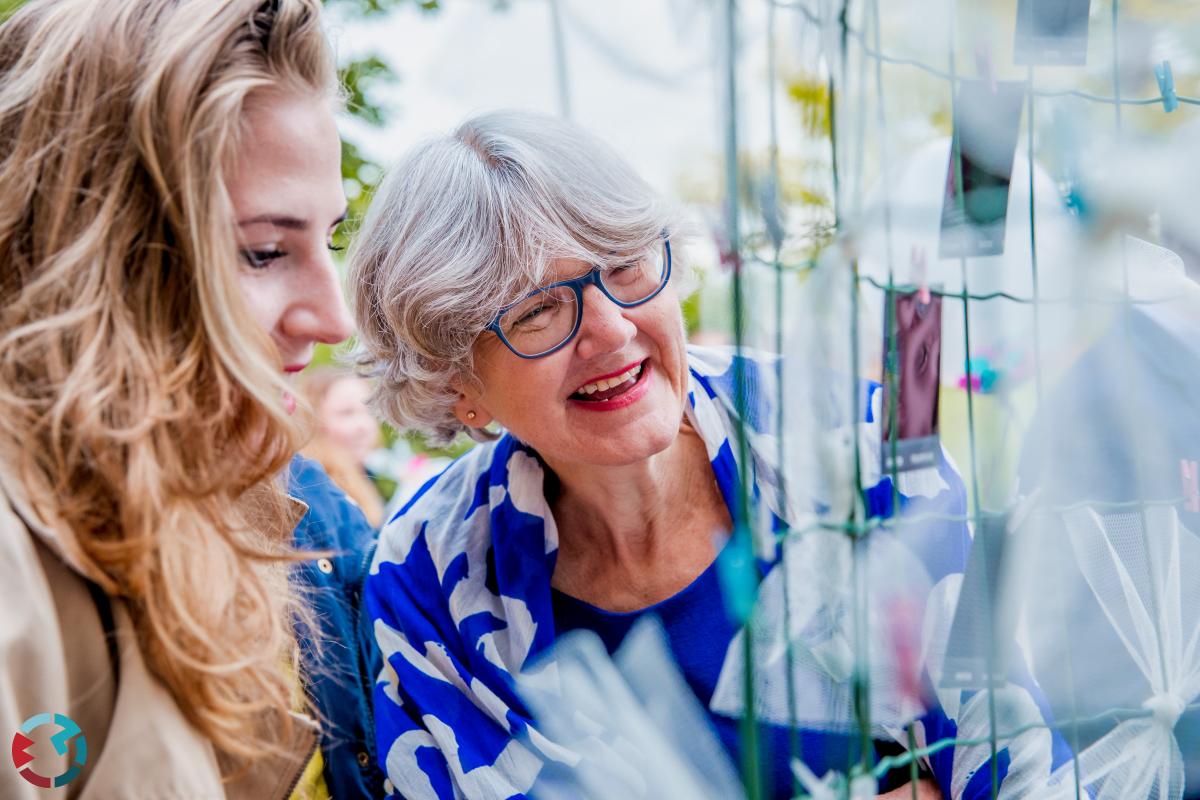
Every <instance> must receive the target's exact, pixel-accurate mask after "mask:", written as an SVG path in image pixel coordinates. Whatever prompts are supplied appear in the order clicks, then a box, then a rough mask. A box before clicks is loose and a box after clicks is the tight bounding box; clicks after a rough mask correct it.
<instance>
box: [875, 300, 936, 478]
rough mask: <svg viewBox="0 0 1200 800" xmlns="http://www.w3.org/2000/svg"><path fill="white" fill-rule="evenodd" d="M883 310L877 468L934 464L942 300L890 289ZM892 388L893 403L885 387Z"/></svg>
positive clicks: (900, 469)
mask: <svg viewBox="0 0 1200 800" xmlns="http://www.w3.org/2000/svg"><path fill="white" fill-rule="evenodd" d="M888 299H889V302H888V303H887V308H886V310H885V312H884V330H885V331H888V334H887V335H885V337H884V343H883V346H884V358H885V359H886V364H887V367H886V370H885V375H884V381H883V407H882V414H883V471H884V472H885V473H891V472H904V471H906V470H912V469H925V468H928V467H933V466H936V464H937V462H938V455H939V453H940V448H941V445H940V443H939V441H938V387H939V384H940V380H939V375H940V361H941V353H942V298H941V297H940V296H938V295H931V294H929V293H928V292H926V293H924V296H922V292H919V291H915V292H911V293H899V292H891V293H889V296H888ZM892 387H895V388H896V398H895V402H893V400H892V396H891V389H892Z"/></svg>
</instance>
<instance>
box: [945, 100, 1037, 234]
mask: <svg viewBox="0 0 1200 800" xmlns="http://www.w3.org/2000/svg"><path fill="white" fill-rule="evenodd" d="M1024 101H1025V84H1024V83H1022V82H1018V81H1000V82H995V81H988V80H969V81H963V82H962V83H961V84H959V87H958V97H957V100H956V102H955V106H954V141H953V143H952V145H951V148H950V164H949V166H948V167H947V170H946V184H945V186H946V194H945V197H944V199H943V201H942V234H941V241H940V244H939V248H938V256H939V257H940V258H972V257H976V256H998V255H1000V254H1002V253H1003V252H1004V227H1005V220H1006V217H1007V215H1008V184H1009V181H1010V179H1011V177H1012V166H1013V155H1014V153H1015V152H1016V147H1017V133H1018V132H1019V130H1020V126H1021V106H1022V104H1023V103H1024ZM956 155H957V156H958V158H956Z"/></svg>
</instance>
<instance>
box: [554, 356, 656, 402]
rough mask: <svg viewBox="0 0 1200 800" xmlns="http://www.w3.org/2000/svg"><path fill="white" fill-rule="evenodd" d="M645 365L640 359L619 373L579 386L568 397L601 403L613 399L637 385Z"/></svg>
mask: <svg viewBox="0 0 1200 800" xmlns="http://www.w3.org/2000/svg"><path fill="white" fill-rule="evenodd" d="M647 366H648V365H647V363H646V361H642V362H641V363H639V364H635V365H634V366H632V367H630V368H629V369H628V370H626V371H625V372H623V373H621V374H620V375H615V376H613V377H611V378H608V379H605V380H599V381H596V382H595V383H588V384H585V385H583V386H580V387H579V388H578V389H577V390H575V391H574V392H572V393H571V397H570V399H572V400H575V401H577V402H581V403H603V402H606V401H608V400H615V399H616V398H618V397H620V396H621V395H623V394H625V393H626V392H629V391H630V390H631V389H633V388H634V387H635V386H637V385H638V383H639V382H640V381H641V379H642V376H643V374H645V371H646V367H647Z"/></svg>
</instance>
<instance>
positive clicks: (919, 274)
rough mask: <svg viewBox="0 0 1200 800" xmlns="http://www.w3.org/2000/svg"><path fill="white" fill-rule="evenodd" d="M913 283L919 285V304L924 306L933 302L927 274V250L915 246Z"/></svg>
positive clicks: (913, 252)
mask: <svg viewBox="0 0 1200 800" xmlns="http://www.w3.org/2000/svg"><path fill="white" fill-rule="evenodd" d="M912 275H913V283H915V284H916V285H917V302H919V303H920V304H921V305H923V306H927V305H929V303H930V302H931V301H932V300H933V298H932V297H930V295H929V280H928V278H927V277H926V274H925V248H924V247H921V246H920V245H916V244H914V245H913V247H912Z"/></svg>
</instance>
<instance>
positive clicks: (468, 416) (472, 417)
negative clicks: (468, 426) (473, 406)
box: [467, 411, 475, 419]
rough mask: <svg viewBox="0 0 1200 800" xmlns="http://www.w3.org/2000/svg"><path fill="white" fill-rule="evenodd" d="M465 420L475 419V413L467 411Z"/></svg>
mask: <svg viewBox="0 0 1200 800" xmlns="http://www.w3.org/2000/svg"><path fill="white" fill-rule="evenodd" d="M467 419H475V412H474V411H468V412H467Z"/></svg>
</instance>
